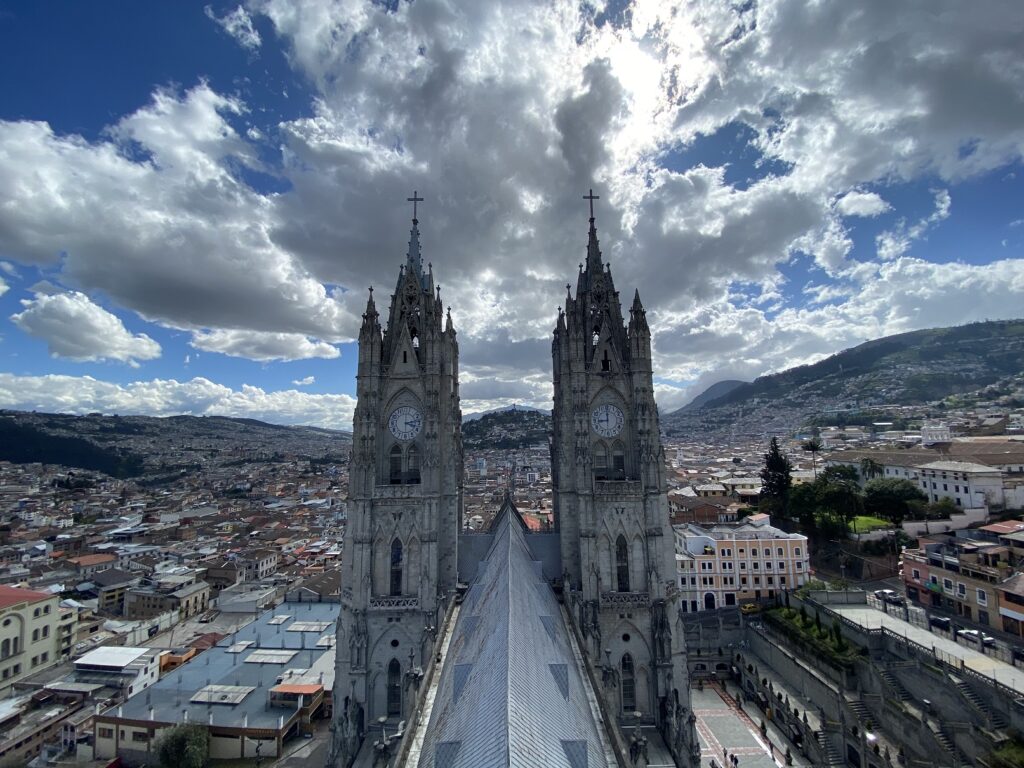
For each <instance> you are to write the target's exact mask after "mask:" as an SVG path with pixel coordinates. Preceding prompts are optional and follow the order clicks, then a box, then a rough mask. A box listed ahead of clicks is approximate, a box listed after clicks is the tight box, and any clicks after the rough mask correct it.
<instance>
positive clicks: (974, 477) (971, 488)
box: [918, 461, 1003, 509]
mask: <svg viewBox="0 0 1024 768" xmlns="http://www.w3.org/2000/svg"><path fill="white" fill-rule="evenodd" d="M918 473H919V474H918V479H919V482H920V484H921V490H922V491H924V493H925V495H926V496H927V497H928V499H929V500H930V501H938V500H939V499H949V500H950V501H952V502H953V503H954V504H956V505H957V506H958V507H960V508H961V509H981V508H985V507H989V506H991V505H995V506H1002V505H1003V473H1002V472H1001V471H1000V470H998V469H995V468H993V467H986V466H985V465H984V464H975V463H974V462H970V461H933V462H930V463H928V464H922V465H921V466H920V467H919V468H918Z"/></svg>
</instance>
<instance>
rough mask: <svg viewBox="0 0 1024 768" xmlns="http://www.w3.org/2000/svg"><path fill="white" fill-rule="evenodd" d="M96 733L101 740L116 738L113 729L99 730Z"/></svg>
mask: <svg viewBox="0 0 1024 768" xmlns="http://www.w3.org/2000/svg"><path fill="white" fill-rule="evenodd" d="M96 733H97V734H98V735H99V737H100V738H101V739H112V738H114V729H113V728H97V729H96Z"/></svg>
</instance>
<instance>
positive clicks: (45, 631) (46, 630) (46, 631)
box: [43, 624, 50, 637]
mask: <svg viewBox="0 0 1024 768" xmlns="http://www.w3.org/2000/svg"><path fill="white" fill-rule="evenodd" d="M49 636H50V625H49V624H47V625H46V626H45V627H43V637H49Z"/></svg>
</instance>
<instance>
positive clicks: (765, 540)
mask: <svg viewBox="0 0 1024 768" xmlns="http://www.w3.org/2000/svg"><path fill="white" fill-rule="evenodd" d="M673 528H674V532H675V539H676V566H677V576H678V579H679V589H680V592H681V596H682V600H681V604H682V606H683V610H684V611H685V612H694V611H702V610H712V609H715V608H723V607H729V606H734V605H738V604H740V603H741V602H744V601H750V600H763V599H768V600H770V599H772V598H774V597H775V596H776V595H777V594H778V592H779V591H785V590H789V589H796V588H798V587H801V586H803V584H804V583H805V582H806V581H807V579H808V578H809V577H810V554H809V552H808V549H807V537H806V536H803V535H802V534H798V533H786V532H785V531H782V530H780V529H778V528H774V527H772V525H771V518H770V517H769V516H768V515H763V514H758V515H751V516H750V517H747V518H744V519H743V520H742V521H741V522H740V523H737V524H718V525H714V526H708V527H703V526H698V525H695V524H693V523H688V524H685V525H676V526H673Z"/></svg>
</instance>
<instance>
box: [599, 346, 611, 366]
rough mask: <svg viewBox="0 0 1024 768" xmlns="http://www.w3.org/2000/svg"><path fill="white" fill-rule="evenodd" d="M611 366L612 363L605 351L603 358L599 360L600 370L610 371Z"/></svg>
mask: <svg viewBox="0 0 1024 768" xmlns="http://www.w3.org/2000/svg"><path fill="white" fill-rule="evenodd" d="M611 365H612V361H611V360H609V359H608V350H607V349H606V350H605V351H604V357H603V358H602V359H601V370H602V371H610V370H611V369H612V368H611Z"/></svg>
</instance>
